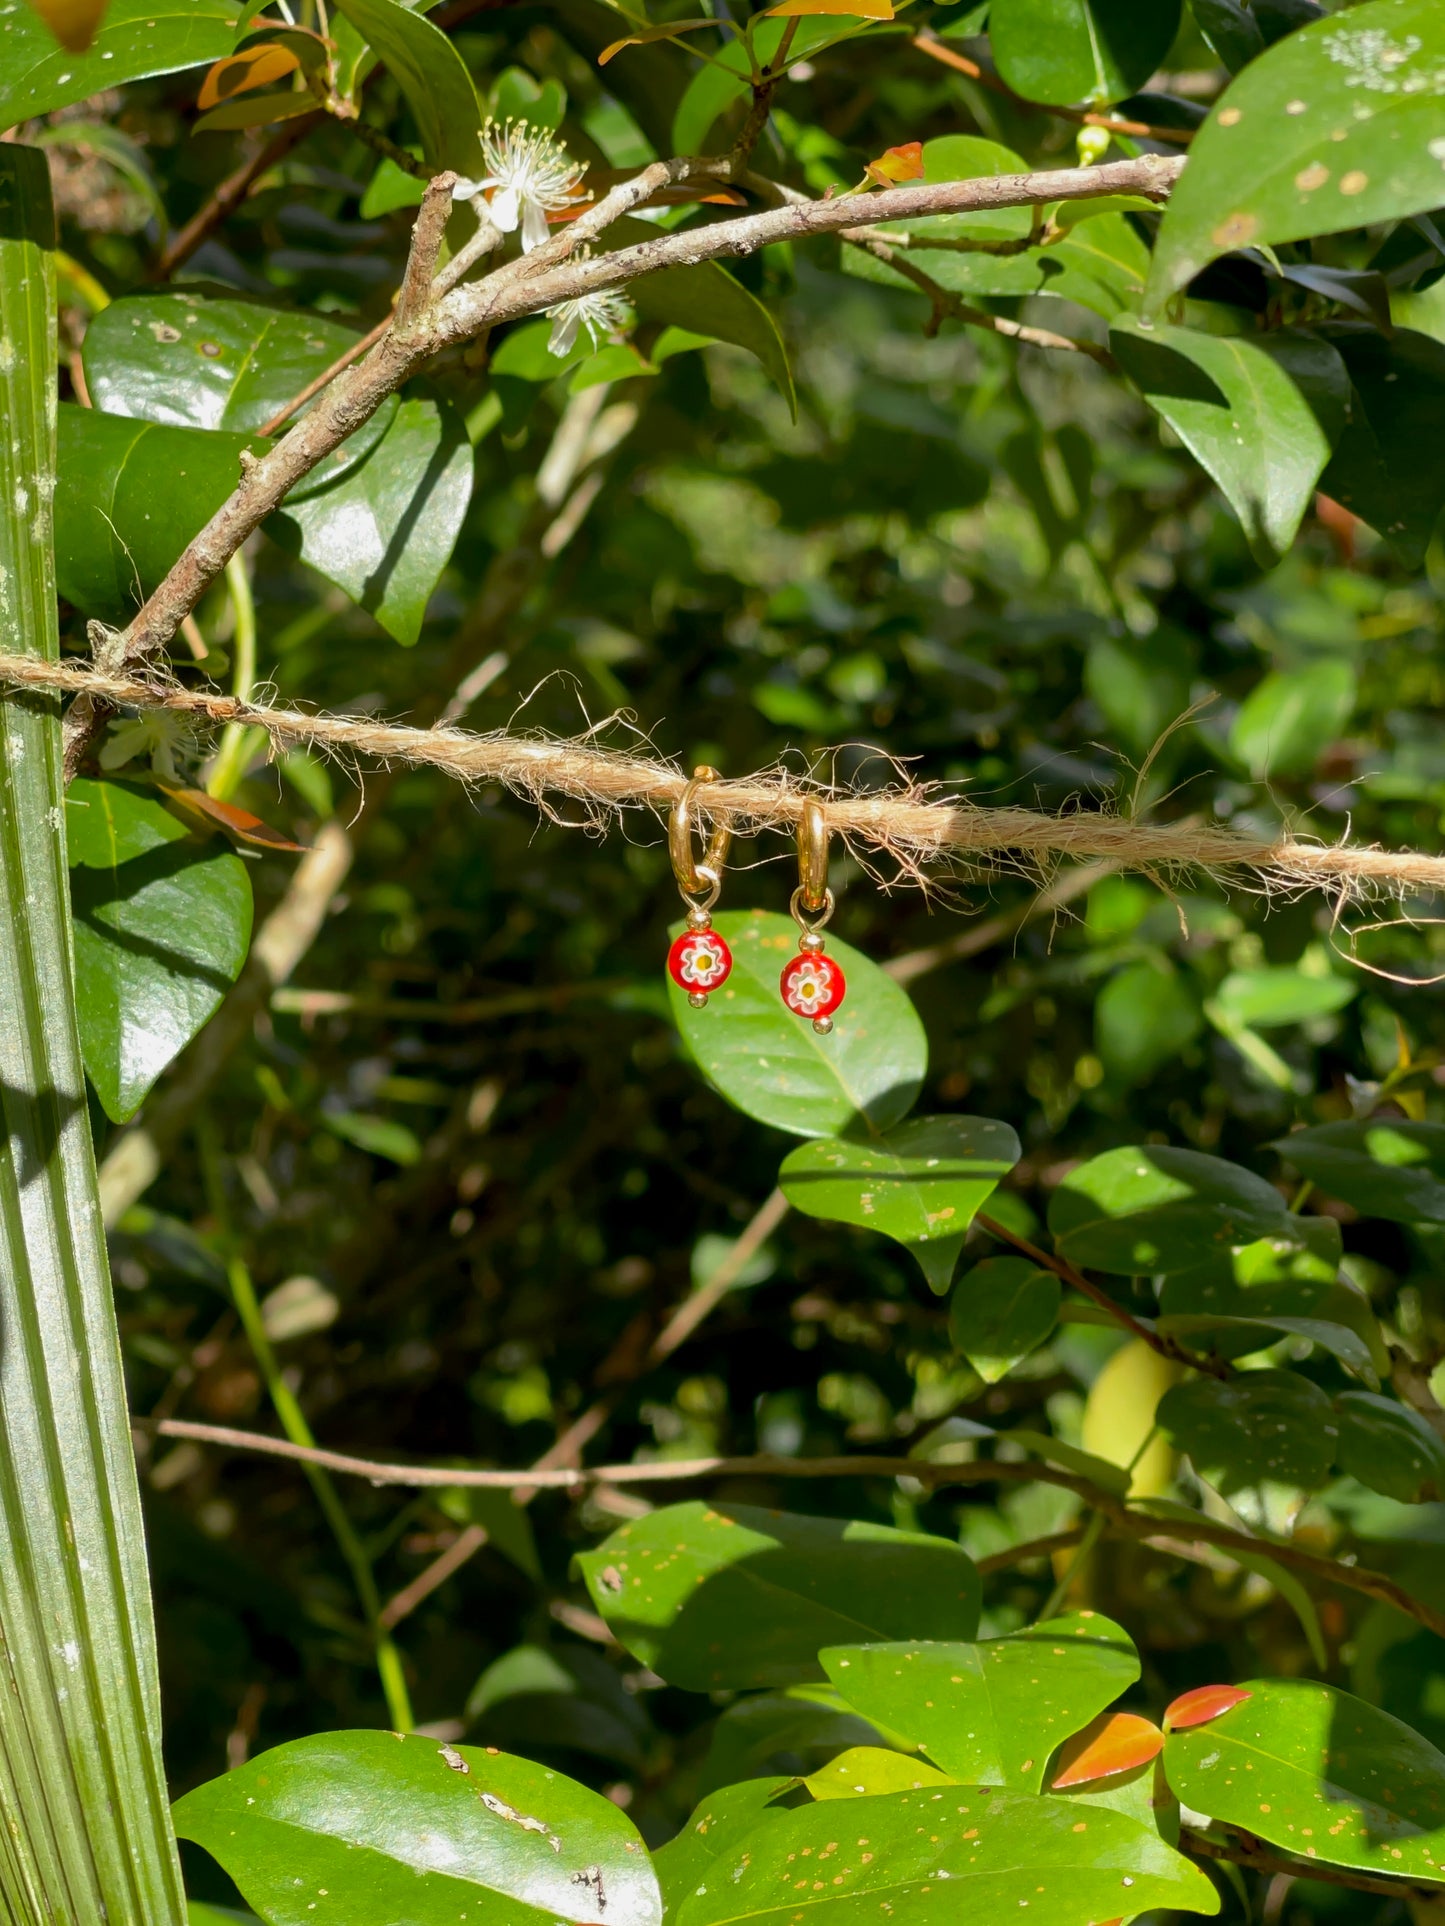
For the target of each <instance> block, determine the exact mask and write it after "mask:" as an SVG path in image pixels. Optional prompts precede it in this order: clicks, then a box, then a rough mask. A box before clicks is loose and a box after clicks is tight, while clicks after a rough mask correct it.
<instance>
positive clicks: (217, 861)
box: [66, 780, 251, 1123]
mask: <svg viewBox="0 0 1445 1926" xmlns="http://www.w3.org/2000/svg"><path fill="white" fill-rule="evenodd" d="M66 829H67V832H68V836H69V842H70V860H71V864H72V876H71V897H72V901H73V905H74V914H75V976H76V1004H77V1009H78V1012H79V1017H80V1042H81V1050H82V1053H83V1055H84V1057H85V1068H86V1072H87V1074H88V1075H89V1077H90V1080H91V1082H92V1083H93V1084H94V1085H95V1090H96V1094H97V1096H98V1097H99V1098H100V1101H101V1103H102V1104H103V1105H104V1107H105V1112H106V1115H107V1116H109V1117H113V1118H114V1119H115V1121H116V1122H117V1123H122V1122H124V1120H125V1119H126V1118H127V1117H130V1116H132V1115H134V1113H135V1112H136V1111H137V1110H138V1109H139V1108H140V1105H141V1103H142V1102H143V1101H144V1099H145V1096H146V1093H147V1092H148V1091H149V1090H150V1088H151V1086H152V1085H153V1084H154V1083H155V1081H156V1079H157V1077H159V1076H160V1074H161V1072H162V1071H163V1070H164V1069H165V1068H166V1066H167V1064H169V1063H172V1062H173V1061H174V1060H175V1058H176V1057H177V1056H178V1055H179V1054H180V1052H181V1051H182V1050H183V1049H184V1048H185V1046H186V1045H187V1044H188V1043H189V1042H190V1040H191V1038H192V1037H193V1036H195V1034H196V1033H197V1031H198V1030H200V1029H201V1028H202V1027H203V1026H204V1025H205V1024H206V1023H207V1022H208V1021H209V1019H210V1018H211V1016H212V1015H213V1014H214V1013H215V1010H216V1008H217V1006H218V1005H219V1003H220V1001H221V999H222V997H223V996H224V995H225V994H226V992H227V990H229V989H230V987H231V985H232V984H233V983H234V982H235V980H236V978H237V976H239V974H240V971H241V965H242V964H243V963H244V962H245V960H246V951H247V949H248V947H249V945H250V941H251V879H250V875H249V873H248V871H247V867H246V865H245V863H243V862H242V860H241V858H240V857H239V856H237V855H236V854H235V853H234V851H232V850H230V849H226V848H223V847H220V846H218V845H216V844H214V843H206V844H199V845H198V844H197V843H196V842H195V841H194V840H193V838H192V837H191V836H190V834H189V832H188V831H187V830H186V828H185V827H184V825H183V824H181V823H180V822H178V821H177V820H176V818H175V817H174V816H173V815H172V814H171V813H170V811H169V810H168V809H166V808H165V807H164V805H163V804H161V803H160V802H158V801H157V800H156V798H155V795H154V793H153V792H152V791H150V790H147V789H142V788H140V787H138V786H136V785H133V784H130V783H119V782H89V781H85V780H81V781H77V782H74V783H72V784H71V787H70V791H69V794H68V797H67V803H66Z"/></svg>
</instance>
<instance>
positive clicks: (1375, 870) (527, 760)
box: [0, 654, 1445, 903]
mask: <svg viewBox="0 0 1445 1926" xmlns="http://www.w3.org/2000/svg"><path fill="white" fill-rule="evenodd" d="M0 684H9V685H10V686H12V687H16V688H30V689H47V690H56V691H61V692H65V693H71V694H76V695H81V694H84V695H89V696H92V697H98V698H100V699H101V700H103V701H105V702H108V703H112V704H114V705H116V706H117V707H122V708H130V709H138V710H147V709H150V710H163V711H167V712H169V713H171V714H175V715H184V716H190V717H194V718H195V719H196V720H198V721H199V722H202V723H208V724H213V725H220V724H225V723H233V722H234V723H243V724H246V725H248V726H250V727H255V728H258V729H261V730H264V731H265V733H266V734H267V735H268V736H269V737H270V739H271V742H272V744H273V746H275V747H276V748H279V749H286V748H292V747H304V748H315V749H319V750H322V751H324V752H326V753H328V754H331V755H355V756H365V757H369V758H371V759H373V760H374V761H377V762H380V763H383V764H389V763H407V764H411V765H413V766H416V767H427V768H433V769H440V770H441V771H442V772H443V773H444V774H445V775H448V776H451V777H453V778H454V779H455V780H456V781H458V782H463V783H467V784H472V785H475V784H485V783H495V784H500V785H502V786H503V787H504V788H506V789H509V790H511V791H513V792H514V793H515V794H518V795H520V796H524V797H526V798H527V799H528V800H529V801H531V802H533V803H534V804H536V805H537V806H538V807H539V808H540V809H542V810H543V811H544V812H545V813H547V814H548V815H550V816H552V817H553V819H554V820H560V818H559V817H558V816H557V810H556V806H555V804H554V803H553V802H552V800H551V799H552V798H554V797H560V798H565V799H567V800H569V801H571V802H574V803H580V804H581V805H583V807H584V809H585V810H586V811H587V812H588V819H589V821H590V822H592V823H593V824H595V825H601V824H604V823H605V822H606V820H607V819H608V817H609V816H611V815H613V814H615V813H617V812H619V811H621V810H623V809H626V808H629V807H638V806H642V807H649V808H651V809H653V810H656V811H661V810H665V809H666V808H668V807H670V805H671V804H673V803H675V802H676V801H678V799H679V798H680V797H681V796H682V793H683V790H684V789H685V788H686V786H687V783H688V777H687V775H686V774H685V773H684V772H683V771H682V770H681V769H678V768H676V767H675V766H673V765H672V764H670V763H667V762H664V761H660V760H654V759H651V758H648V757H645V756H637V755H628V754H626V753H624V752H622V751H619V750H616V749H609V748H605V747H603V746H600V745H599V744H598V743H597V742H596V741H595V740H593V739H592V738H591V737H583V738H581V739H578V740H569V739H566V738H561V739H558V738H553V737H547V736H542V735H526V734H519V733H513V732H511V731H507V730H498V731H495V732H493V733H490V734H475V733H472V732H470V731H467V730H463V729H458V728H455V727H441V728H433V729H416V728H411V727H408V726H407V725H405V724H401V723H390V722H379V721H376V720H373V719H372V718H370V717H365V716H343V715H328V714H326V713H324V712H315V713H310V712H307V711H305V710H301V709H292V708H284V707H280V706H273V705H270V704H266V703H258V702H242V701H240V700H238V699H237V698H236V697H235V696H228V695H224V694H221V693H220V692H217V691H211V690H206V689H185V688H182V687H180V686H179V685H178V684H175V683H171V682H160V681H154V680H141V679H137V678H134V677H131V676H126V675H120V674H114V673H109V672H107V671H106V670H104V669H98V668H93V667H88V666H84V665H81V664H78V663H64V662H61V663H57V662H46V661H43V660H41V659H40V658H38V657H34V656H20V655H7V654H0ZM693 800H694V805H695V807H696V808H697V810H698V812H699V814H701V815H703V816H705V817H707V818H709V819H711V820H713V821H719V822H725V823H727V825H728V826H729V827H730V828H731V829H732V831H733V832H734V834H735V835H738V836H742V837H746V836H752V835H755V834H757V833H758V832H760V831H765V830H786V831H791V830H793V829H794V828H795V827H796V825H797V823H798V821H799V819H800V817H801V816H802V814H803V810H804V807H805V806H806V805H807V804H808V803H810V802H818V803H820V804H821V806H822V810H823V815H824V819H825V821H826V822H827V825H828V828H829V829H830V830H831V831H833V832H834V833H835V834H837V835H838V836H840V837H841V838H843V840H844V841H845V842H847V844H848V845H849V847H850V848H852V849H853V850H854V851H855V853H857V852H860V851H871V852H874V853H880V854H883V855H886V856H887V857H889V858H890V859H891V860H892V861H893V862H894V863H896V864H897V866H898V869H899V872H900V874H901V875H902V876H904V877H907V878H911V879H912V880H914V881H921V880H922V878H923V875H924V872H925V870H926V869H927V867H928V866H929V865H930V864H937V863H939V862H940V861H947V860H949V859H952V860H954V861H956V862H959V863H962V864H963V865H965V866H967V865H968V864H970V863H974V864H978V865H983V866H988V865H990V864H997V863H1000V862H1007V861H1012V862H1015V863H1020V862H1022V863H1026V864H1028V863H1031V864H1034V865H1038V864H1041V863H1047V862H1048V861H1049V860H1050V859H1054V858H1071V859H1095V860H1102V861H1105V862H1108V863H1111V864H1113V865H1115V866H1117V867H1119V868H1125V869H1135V870H1144V871H1150V870H1157V871H1159V872H1161V873H1165V874H1179V873H1181V872H1187V871H1190V870H1205V871H1209V872H1211V873H1218V872H1226V873H1227V872H1234V873H1235V874H1236V875H1237V874H1238V873H1240V872H1246V873H1249V874H1250V875H1251V876H1252V878H1253V880H1254V883H1255V885H1256V886H1258V887H1262V888H1264V889H1266V890H1269V891H1290V890H1301V889H1320V890H1325V891H1328V892H1329V893H1331V894H1332V895H1333V896H1335V897H1336V899H1337V900H1338V901H1339V902H1341V903H1344V902H1347V901H1351V900H1354V899H1356V898H1361V897H1366V896H1371V895H1378V894H1382V893H1384V894H1391V893H1393V894H1395V895H1403V894H1404V893H1406V892H1408V891H1414V890H1435V889H1440V890H1445V857H1442V856H1427V855H1423V854H1420V853H1418V852H1416V851H1413V850H1388V849H1381V848H1378V847H1370V846H1363V845H1360V846H1356V845H1351V844H1346V843H1334V844H1327V843H1321V842H1312V841H1306V840H1303V839H1301V838H1299V837H1296V836H1292V835H1285V836H1281V837H1279V838H1276V839H1272V840H1267V839H1262V838H1259V837H1255V836H1249V835H1246V834H1244V833H1242V832H1241V831H1239V830H1235V829H1231V828H1230V827H1228V826H1227V825H1225V824H1220V823H1203V822H1199V821H1188V820H1186V821H1181V822H1172V823H1150V822H1145V821H1142V820H1140V819H1139V818H1138V817H1135V816H1129V815H1122V814H1116V813H1111V812H1109V811H1106V810H1077V811H1073V812H1070V813H1066V814H1062V815H1051V814H1049V813H1047V812H1045V811H1040V810H1030V809H1018V808H1000V809H990V808H983V807H980V806H979V805H977V804H974V803H970V802H968V801H967V800H966V799H963V798H960V797H958V796H948V795H943V794H941V793H940V791H939V789H938V787H937V786H936V785H919V784H914V783H897V784H894V785H893V786H891V787H889V788H886V789H881V790H870V791H868V792H866V793H859V792H855V791H850V790H846V789H840V788H837V787H835V786H831V785H828V784H826V783H821V782H818V781H816V780H814V779H811V778H805V777H801V776H799V775H797V774H796V773H795V772H792V771H790V770H785V769H778V770H772V771H767V772H764V773H761V774H758V775H752V776H747V777H743V778H741V779H738V780H721V781H717V782H706V783H699V784H697V785H696V787H695V789H694V792H693Z"/></svg>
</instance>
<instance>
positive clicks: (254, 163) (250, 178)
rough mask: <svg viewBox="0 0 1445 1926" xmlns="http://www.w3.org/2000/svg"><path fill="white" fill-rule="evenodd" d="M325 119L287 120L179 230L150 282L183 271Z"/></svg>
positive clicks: (316, 116)
mask: <svg viewBox="0 0 1445 1926" xmlns="http://www.w3.org/2000/svg"><path fill="white" fill-rule="evenodd" d="M325 118H326V116H325V114H323V113H321V112H319V111H318V112H316V113H314V114H301V115H299V116H298V117H297V118H296V119H295V120H288V121H287V122H285V124H284V125H283V126H282V127H281V128H280V130H279V131H278V132H277V133H275V134H273V135H272V136H271V138H270V140H268V141H267V142H266V144H265V146H264V147H258V148H257V149H256V150H255V152H254V153H253V154H252V155H251V157H250V159H249V160H245V161H243V162H242V163H241V165H240V166H239V167H238V168H237V169H236V171H235V173H234V174H228V175H227V176H226V178H225V180H223V181H222V182H221V185H220V186H219V187H218V188H217V189H216V190H215V192H214V193H213V194H212V195H211V196H210V198H209V199H208V200H207V201H205V202H204V203H203V204H202V205H201V206H200V207H199V208H198V209H197V210H196V212H195V213H194V214H193V215H192V216H191V218H190V219H189V220H188V221H187V222H186V224H185V226H184V227H178V228H177V229H176V231H175V233H174V234H173V235H172V236H171V238H170V240H169V241H168V242H167V243H166V246H165V249H164V250H163V252H162V254H161V257H160V259H159V260H158V261H157V262H156V264H155V268H154V270H153V272H152V274H151V279H152V280H154V281H166V280H169V279H170V277H171V275H173V274H174V273H175V271H176V269H177V268H178V267H183V266H184V265H185V263H186V262H187V261H189V260H190V258H191V256H192V255H193V254H194V253H195V251H196V249H197V248H198V247H200V246H202V245H203V244H204V243H205V242H206V241H208V240H209V239H210V238H211V236H212V235H213V234H214V233H215V231H216V229H217V228H218V227H220V226H221V224H222V223H223V222H224V221H226V220H229V218H230V217H231V215H232V214H234V213H235V211H236V209H237V208H238V207H239V206H240V205H241V203H242V201H244V200H245V199H246V197H247V195H248V194H249V193H250V192H251V189H252V188H253V187H254V186H255V184H256V182H257V181H258V180H260V178H261V177H262V175H263V174H269V173H270V171H271V169H272V168H273V167H275V166H276V165H277V164H278V163H279V162H281V161H283V160H284V159H285V158H286V156H287V155H288V154H289V153H290V152H291V150H292V148H293V147H298V146H299V145H300V144H301V142H302V141H303V140H305V138H306V136H307V135H308V134H309V133H310V132H311V130H312V128H313V127H317V126H319V125H320V124H321V122H322V121H323V120H325Z"/></svg>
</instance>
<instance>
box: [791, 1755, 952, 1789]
mask: <svg viewBox="0 0 1445 1926" xmlns="http://www.w3.org/2000/svg"><path fill="white" fill-rule="evenodd" d="M953 1783H954V1781H953V1780H951V1779H950V1778H949V1777H948V1775H947V1774H946V1773H943V1772H940V1771H939V1770H938V1769H937V1767H936V1766H931V1765H926V1764H925V1763H924V1762H923V1760H922V1759H915V1758H911V1757H910V1756H909V1755H908V1754H907V1753H905V1752H885V1751H884V1750H883V1748H882V1747H881V1746H876V1745H855V1746H852V1747H850V1748H849V1750H848V1751H847V1752H841V1753H839V1755H838V1757H837V1758H836V1759H834V1760H832V1761H831V1762H830V1763H829V1764H828V1765H826V1766H824V1767H823V1768H822V1769H821V1770H820V1771H818V1772H810V1773H809V1774H808V1777H807V1778H806V1779H805V1780H804V1781H803V1784H804V1785H805V1786H806V1787H807V1788H808V1790H809V1792H811V1793H812V1795H813V1797H814V1798H815V1799H856V1798H858V1797H859V1796H860V1795H862V1796H866V1795H867V1794H869V1793H876V1792H910V1791H916V1790H917V1789H918V1788H919V1787H921V1786H947V1785H952V1784H953Z"/></svg>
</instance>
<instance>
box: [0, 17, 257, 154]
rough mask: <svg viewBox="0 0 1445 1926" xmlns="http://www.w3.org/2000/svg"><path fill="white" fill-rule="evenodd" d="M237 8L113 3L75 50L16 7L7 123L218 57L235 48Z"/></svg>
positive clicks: (0, 94) (3, 112)
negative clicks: (86, 42) (86, 40)
mask: <svg viewBox="0 0 1445 1926" xmlns="http://www.w3.org/2000/svg"><path fill="white" fill-rule="evenodd" d="M237 11H238V5H237V0H160V4H159V5H149V4H147V0H110V4H109V5H108V6H107V7H106V9H105V14H104V17H103V19H102V20H101V23H100V28H99V31H98V32H97V33H96V36H95V38H94V40H92V41H91V43H90V45H89V46H88V47H87V48H86V50H85V52H84V53H68V52H67V51H66V49H65V48H64V47H62V46H60V45H59V44H58V43H57V41H56V39H55V36H54V34H52V33H51V31H50V29H49V28H48V27H47V26H46V25H45V23H44V21H43V20H42V19H41V18H40V16H39V14H38V13H36V12H34V11H33V10H32V9H31V8H30V7H27V6H19V5H17V6H16V7H14V9H13V10H12V11H11V13H10V15H9V17H8V18H7V19H6V22H5V62H4V67H3V69H0V128H4V127H13V126H14V125H15V123H16V122H17V121H22V120H32V119H35V118H37V117H38V116H39V115H41V114H49V113H53V112H54V110H55V109H56V108H57V107H68V106H70V105H71V103H72V102H73V101H77V100H89V98H90V97H91V95H92V94H98V93H99V92H100V91H101V90H102V89H103V88H106V87H123V86H124V85H125V84H126V82H127V81H130V80H144V79H146V78H147V77H148V76H149V75H151V74H173V73H177V72H179V71H180V69H181V68H182V67H194V66H198V65H200V64H201V63H202V62H206V63H209V62H210V61H213V60H219V59H220V58H221V56H222V55H223V54H228V53H229V52H230V51H231V40H232V35H233V30H234V27H235V21H236V15H237Z"/></svg>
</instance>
